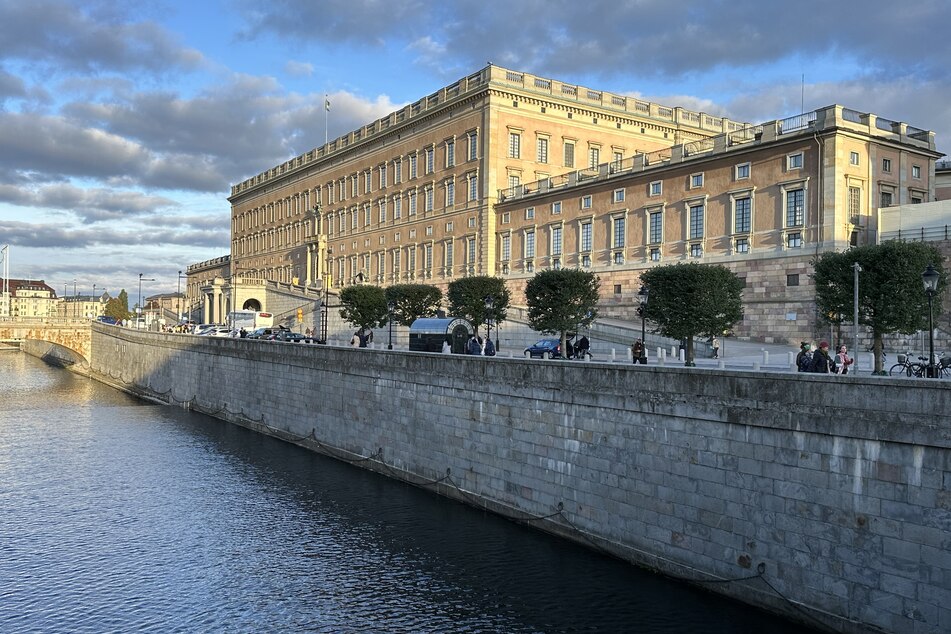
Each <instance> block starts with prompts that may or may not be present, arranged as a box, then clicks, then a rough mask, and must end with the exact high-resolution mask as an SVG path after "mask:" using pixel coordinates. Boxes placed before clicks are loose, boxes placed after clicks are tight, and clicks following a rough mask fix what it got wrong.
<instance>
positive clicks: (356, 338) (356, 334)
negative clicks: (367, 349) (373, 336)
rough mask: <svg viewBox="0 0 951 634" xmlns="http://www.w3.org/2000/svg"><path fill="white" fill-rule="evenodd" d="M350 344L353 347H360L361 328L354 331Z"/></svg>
mask: <svg viewBox="0 0 951 634" xmlns="http://www.w3.org/2000/svg"><path fill="white" fill-rule="evenodd" d="M350 346H351V347H353V348H359V347H360V331H359V330H357V331H356V332H354V333H353V336H352V337H350Z"/></svg>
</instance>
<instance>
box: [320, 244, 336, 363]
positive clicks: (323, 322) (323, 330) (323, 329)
mask: <svg viewBox="0 0 951 634" xmlns="http://www.w3.org/2000/svg"><path fill="white" fill-rule="evenodd" d="M332 265H333V247H327V270H326V271H324V310H323V316H322V317H321V318H320V340H319V343H322V344H324V345H327V320H328V319H329V318H330V283H331V277H330V269H331V266H332Z"/></svg>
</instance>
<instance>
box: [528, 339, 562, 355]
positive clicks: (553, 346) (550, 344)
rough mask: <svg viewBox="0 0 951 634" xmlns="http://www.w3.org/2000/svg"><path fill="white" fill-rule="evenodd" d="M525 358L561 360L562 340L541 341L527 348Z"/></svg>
mask: <svg viewBox="0 0 951 634" xmlns="http://www.w3.org/2000/svg"><path fill="white" fill-rule="evenodd" d="M525 356H526V357H529V358H530V359H560V358H561V340H559V339H539V340H538V341H536V342H535V343H533V344H532V345H530V346H529V347H527V348H525Z"/></svg>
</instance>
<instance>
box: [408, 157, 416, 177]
mask: <svg viewBox="0 0 951 634" xmlns="http://www.w3.org/2000/svg"><path fill="white" fill-rule="evenodd" d="M409 177H410V179H413V178H416V155H415V154H410V156H409Z"/></svg>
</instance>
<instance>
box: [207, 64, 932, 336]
mask: <svg viewBox="0 0 951 634" xmlns="http://www.w3.org/2000/svg"><path fill="white" fill-rule="evenodd" d="M940 156H941V154H940V153H938V152H936V151H935V144H934V134H933V133H932V132H929V131H925V130H919V129H917V128H913V127H911V126H909V125H907V124H904V123H900V122H895V121H889V120H886V119H883V118H880V117H876V116H875V115H873V114H868V113H861V112H857V111H854V110H849V109H847V108H843V107H841V106H830V107H828V108H823V109H820V110H817V111H815V112H811V113H806V114H802V115H799V116H796V117H792V118H789V119H784V120H779V121H772V122H769V123H765V124H761V125H751V124H746V123H739V122H735V121H731V120H729V119H725V118H720V117H713V116H710V115H707V114H704V113H698V112H692V111H689V110H685V109H683V108H678V107H671V106H663V105H658V104H655V103H649V102H645V101H641V100H638V99H634V98H632V97H627V96H623V95H617V94H611V93H607V92H603V91H598V90H592V89H589V88H585V87H582V86H577V85H573V84H566V83H562V82H559V81H556V80H552V79H546V78H542V77H537V76H534V75H530V74H526V73H521V72H516V71H512V70H507V69H504V68H500V67H498V66H494V65H489V66H487V67H485V68H483V69H482V70H480V71H479V72H477V73H475V74H472V75H469V76H468V77H465V78H463V79H461V80H459V81H457V82H455V83H454V84H451V85H449V86H446V87H444V88H441V89H440V90H438V91H437V92H435V93H433V94H431V95H429V96H427V97H425V98H423V99H420V100H419V101H417V102H416V103H413V104H411V105H408V106H406V107H405V108H404V109H402V110H400V111H397V112H393V113H391V114H389V115H388V116H386V117H383V118H381V119H379V120H377V121H374V122H372V123H368V124H367V125H366V126H364V127H362V128H360V129H358V130H354V131H352V132H350V133H349V134H347V135H345V136H342V137H340V138H337V139H335V140H333V141H331V142H330V143H328V144H326V145H324V146H322V147H318V148H316V149H314V150H312V151H310V152H307V153H306V154H303V155H301V156H298V157H296V158H294V159H291V160H289V161H287V162H285V163H283V164H281V165H277V166H275V167H272V168H271V169H269V170H267V171H265V172H262V173H261V174H258V175H257V176H255V177H253V178H250V179H248V180H246V181H244V182H241V183H239V184H236V185H234V186H233V187H232V191H231V196H230V198H229V201H230V202H231V205H232V218H231V222H232V226H231V237H232V242H231V256H230V260H229V261H228V263H227V270H219V269H217V268H216V267H215V266H214V264H215V263H214V262H208V263H200V264H198V265H193V267H189V295H190V296H191V295H192V292H191V291H192V288H191V287H192V286H193V285H194V286H195V287H196V288H195V295H196V296H200V297H206V298H208V301H207V302H203V304H206V303H209V302H211V303H212V304H214V305H215V306H216V308H214V309H213V310H209V309H208V308H207V307H206V309H205V315H207V316H208V317H209V318H211V319H212V320H215V319H214V318H215V317H216V316H220V315H222V314H224V313H226V312H227V311H229V310H230V305H231V303H232V302H231V299H230V298H231V297H234V298H235V300H234V302H233V303H234V305H235V306H236V307H237V308H245V307H246V306H244V304H249V305H250V306H251V307H255V306H257V309H261V303H262V301H263V300H262V297H263V290H262V286H261V284H262V283H265V282H268V283H276V284H280V285H283V286H286V287H298V288H301V289H304V290H310V291H313V290H314V289H322V288H325V287H329V288H336V289H339V288H341V287H343V286H346V285H348V284H353V283H360V282H367V283H372V284H378V285H383V286H386V285H391V284H397V283H407V282H418V283H427V284H433V285H436V286H440V287H442V288H445V286H446V285H448V283H449V282H451V281H452V280H453V279H458V278H460V277H465V276H471V275H498V276H501V277H503V278H504V279H506V280H507V281H508V283H509V285H510V287H511V288H512V290H513V291H514V292H515V293H514V296H515V297H516V298H517V297H520V294H519V293H520V291H521V289H522V288H523V287H524V283H525V282H526V281H527V279H528V278H529V277H531V276H532V275H533V274H534V272H535V271H537V270H539V269H544V268H548V267H560V266H569V267H581V268H586V269H590V270H592V271H594V272H596V273H597V274H598V275H599V277H600V278H601V281H602V300H603V303H604V313H605V314H607V315H611V314H615V316H618V317H622V318H627V317H630V314H631V310H632V304H633V303H634V302H636V299H634V298H633V295H634V294H636V293H637V290H638V287H639V281H638V280H639V277H640V272H641V271H643V270H644V269H645V268H647V267H651V266H656V265H658V264H659V263H665V264H666V263H671V262H678V261H699V262H710V263H722V264H726V265H727V266H730V267H731V268H732V269H733V270H735V271H736V272H737V273H738V274H740V275H741V276H742V277H743V278H744V279H745V280H746V284H747V291H746V294H745V297H744V301H745V303H746V306H747V308H746V316H745V319H744V322H743V324H742V325H741V326H739V327H738V331H737V334H738V335H741V336H750V337H758V338H765V339H770V338H772V339H775V340H795V339H796V338H797V337H800V336H801V337H803V338H806V337H808V336H810V335H811V333H812V332H814V329H815V328H816V327H817V323H818V322H817V319H816V316H815V314H814V312H815V304H814V301H813V296H814V293H813V289H812V287H811V281H810V278H809V272H810V271H811V265H810V260H811V258H812V257H814V256H815V254H816V253H819V252H821V251H824V250H834V249H843V248H847V247H848V246H849V245H850V244H864V243H872V242H875V240H876V239H877V234H876V218H877V215H876V212H877V210H878V209H879V208H880V207H888V206H891V205H898V204H907V203H915V202H923V201H930V200H933V199H934V197H935V160H936V159H937V158H939V157H940ZM193 269H194V270H193ZM211 273H214V278H213V281H208V280H205V279H204V278H203V277H201V276H202V275H204V277H208V279H209V280H211V279H212V278H211V277H209V275H210V274H211ZM199 278H201V279H199ZM515 303H519V302H518V300H517V299H516V302H515ZM264 309H267V308H266V307H265V308H264ZM219 320H220V319H219Z"/></svg>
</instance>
